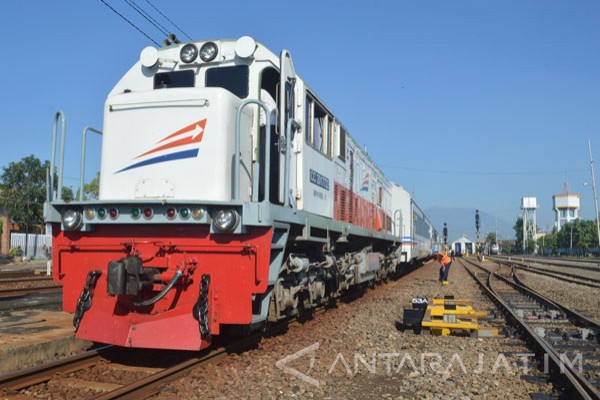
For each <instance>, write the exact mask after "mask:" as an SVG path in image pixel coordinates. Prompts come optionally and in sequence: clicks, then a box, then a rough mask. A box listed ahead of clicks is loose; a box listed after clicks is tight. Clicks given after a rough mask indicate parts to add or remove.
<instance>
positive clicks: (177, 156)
mask: <svg viewBox="0 0 600 400" xmlns="http://www.w3.org/2000/svg"><path fill="white" fill-rule="evenodd" d="M205 126H206V118H204V119H202V120H200V121H197V122H194V123H192V124H190V125H188V126H186V127H184V128H181V129H180V130H178V131H177V132H173V133H171V134H169V135H167V136H166V137H164V138H163V139H161V140H159V141H158V142H157V143H156V145H155V147H153V148H152V149H150V150H148V151H145V152H144V153H142V154H140V155H138V156H136V157H134V158H133V159H134V160H137V159H139V158H144V160H142V161H138V162H135V163H133V164H131V165H129V166H127V167H125V168H123V169H120V170H119V171H117V172H115V174H118V173H120V172H124V171H128V170H131V169H134V168H139V167H144V166H146V165H151V164H158V163H162V162H167V161H174V160H181V159H184V158H193V157H196V156H197V155H198V150H199V149H200V143H201V142H202V137H203V136H204V127H205ZM189 145H194V146H192V147H191V148H188V149H186V150H178V149H181V148H182V147H184V146H186V147H187V146H189ZM173 150H175V151H173ZM154 153H162V154H161V155H158V156H154V157H150V158H148V157H147V156H149V155H151V154H154Z"/></svg>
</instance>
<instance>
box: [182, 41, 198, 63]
mask: <svg viewBox="0 0 600 400" xmlns="http://www.w3.org/2000/svg"><path fill="white" fill-rule="evenodd" d="M179 57H180V58H181V61H183V62H184V63H186V64H189V63H191V62H192V61H194V60H195V59H196V57H198V48H197V47H196V45H194V44H192V43H188V44H186V45H185V46H183V47H182V48H181V51H180V52H179Z"/></svg>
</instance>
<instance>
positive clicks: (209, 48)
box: [200, 42, 219, 61]
mask: <svg viewBox="0 0 600 400" xmlns="http://www.w3.org/2000/svg"><path fill="white" fill-rule="evenodd" d="M218 50H219V49H218V48H217V45H216V44H215V43H214V42H206V43H204V44H203V45H202V47H200V58H201V59H202V61H212V60H214V59H215V57H216V56H217V53H218Z"/></svg>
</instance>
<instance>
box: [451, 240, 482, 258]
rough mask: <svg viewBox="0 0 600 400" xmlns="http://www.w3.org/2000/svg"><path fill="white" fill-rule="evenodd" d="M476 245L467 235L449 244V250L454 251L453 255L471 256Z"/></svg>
mask: <svg viewBox="0 0 600 400" xmlns="http://www.w3.org/2000/svg"><path fill="white" fill-rule="evenodd" d="M476 245H477V244H476V243H475V242H473V241H472V240H471V239H469V238H468V237H467V235H463V236H461V237H460V238H459V239H457V240H455V241H454V242H452V243H451V244H450V250H454V254H462V255H466V254H473V253H474V252H475V251H476V249H475V247H476Z"/></svg>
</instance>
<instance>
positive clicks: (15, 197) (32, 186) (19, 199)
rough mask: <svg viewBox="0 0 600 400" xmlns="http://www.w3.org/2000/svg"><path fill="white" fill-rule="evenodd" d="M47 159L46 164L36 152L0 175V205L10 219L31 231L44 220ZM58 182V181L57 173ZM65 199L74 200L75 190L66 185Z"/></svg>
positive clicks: (64, 189)
mask: <svg viewBox="0 0 600 400" xmlns="http://www.w3.org/2000/svg"><path fill="white" fill-rule="evenodd" d="M49 168H50V162H49V161H48V160H46V161H44V162H43V163H42V162H41V161H40V160H39V159H38V158H37V157H35V156H34V155H30V156H26V157H23V158H22V159H21V161H18V162H11V163H10V164H8V166H7V167H3V171H2V175H0V206H2V207H4V208H5V209H6V210H7V212H8V214H9V215H10V216H11V218H12V219H13V220H14V221H15V222H16V223H17V224H19V225H20V226H24V227H25V231H26V232H29V230H30V227H32V226H35V225H42V224H43V223H44V216H43V207H44V201H45V200H46V173H47V172H46V171H47V170H48V169H49ZM54 181H55V182H58V179H57V178H56V174H55V179H54ZM62 198H63V199H64V200H65V201H70V200H72V199H73V190H72V189H71V188H69V187H63V190H62Z"/></svg>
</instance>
